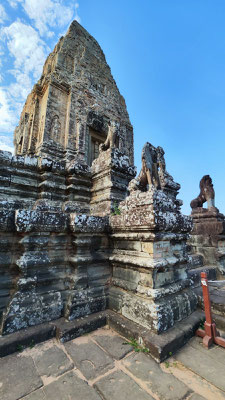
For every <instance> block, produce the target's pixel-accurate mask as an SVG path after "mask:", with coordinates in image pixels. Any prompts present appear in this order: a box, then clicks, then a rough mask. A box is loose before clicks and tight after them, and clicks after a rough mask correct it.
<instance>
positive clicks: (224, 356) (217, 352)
mask: <svg viewBox="0 0 225 400" xmlns="http://www.w3.org/2000/svg"><path fill="white" fill-rule="evenodd" d="M188 346H191V347H193V348H194V349H196V350H197V351H198V353H199V352H202V353H203V354H205V355H206V356H207V357H209V358H210V359H211V360H216V361H218V362H220V363H221V364H223V365H224V368H225V349H224V348H223V347H221V346H217V345H215V344H213V345H212V346H211V347H210V348H209V349H206V348H205V347H204V346H203V343H202V338H200V337H193V338H192V339H191V340H190V342H189V343H188Z"/></svg>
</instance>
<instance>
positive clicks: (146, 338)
mask: <svg viewBox="0 0 225 400" xmlns="http://www.w3.org/2000/svg"><path fill="white" fill-rule="evenodd" d="M203 317H204V314H203V312H202V311H195V312H193V313H192V314H191V315H190V316H189V317H187V318H186V319H185V320H183V321H181V322H178V323H177V324H176V326H175V327H173V328H170V329H169V330H168V331H167V332H165V333H161V334H160V335H157V334H155V333H153V332H150V331H149V330H148V329H145V328H143V327H142V326H140V325H138V324H136V323H135V322H133V321H130V320H128V319H127V318H125V317H123V316H122V315H119V314H117V313H115V312H114V311H111V310H106V311H102V312H98V313H95V314H91V315H88V316H86V317H83V318H79V319H76V320H72V321H66V320H65V318H60V319H58V320H55V321H51V322H47V323H44V324H40V325H36V326H33V327H30V328H27V329H23V330H21V331H18V332H15V333H11V334H9V335H5V336H2V337H0V357H5V356H7V355H9V354H12V353H15V352H17V351H21V350H23V349H25V348H27V347H33V346H34V345H36V344H38V343H41V342H44V341H46V340H49V339H52V338H54V337H55V338H57V340H59V341H61V342H63V343H64V342H67V341H69V340H73V339H75V338H77V337H79V336H82V335H84V334H86V333H90V332H92V331H94V330H96V329H98V328H101V327H103V326H105V325H108V326H109V327H110V328H111V329H113V330H115V331H116V332H117V333H119V334H120V335H122V336H123V337H125V338H126V339H131V338H132V339H135V340H137V341H138V342H139V343H140V344H142V345H144V346H145V347H146V348H148V349H149V354H150V355H151V356H152V357H153V358H154V359H155V360H156V361H157V362H162V361H164V360H165V359H166V358H168V357H169V356H171V355H172V354H174V353H175V352H176V351H177V350H179V349H180V348H181V347H182V346H183V345H184V344H186V343H187V342H188V340H189V339H190V338H191V337H192V336H193V335H194V333H195V331H196V329H197V328H198V326H199V323H200V322H201V320H202V319H203Z"/></svg>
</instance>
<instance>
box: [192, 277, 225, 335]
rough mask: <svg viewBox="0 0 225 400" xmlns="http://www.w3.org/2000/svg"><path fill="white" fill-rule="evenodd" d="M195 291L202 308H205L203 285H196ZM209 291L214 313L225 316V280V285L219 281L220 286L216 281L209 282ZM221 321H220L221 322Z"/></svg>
mask: <svg viewBox="0 0 225 400" xmlns="http://www.w3.org/2000/svg"><path fill="white" fill-rule="evenodd" d="M221 282H222V281H221ZM194 291H195V293H196V294H197V296H198V303H199V306H200V308H202V309H204V303H203V295H202V288H201V286H199V287H196V288H195V289H194ZM209 293H210V302H211V309H212V313H214V315H218V316H221V317H225V281H224V285H223V286H222V287H221V284H220V282H218V287H216V285H215V283H213V284H212V285H210V282H209ZM220 322H221V321H219V323H220ZM221 329H222V328H221Z"/></svg>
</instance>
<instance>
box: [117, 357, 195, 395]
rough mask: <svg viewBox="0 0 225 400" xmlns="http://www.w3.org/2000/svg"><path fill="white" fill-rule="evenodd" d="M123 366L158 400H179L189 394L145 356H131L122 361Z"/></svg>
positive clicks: (182, 385) (174, 379) (170, 375)
mask: <svg viewBox="0 0 225 400" xmlns="http://www.w3.org/2000/svg"><path fill="white" fill-rule="evenodd" d="M124 365H125V366H126V368H127V369H128V370H129V371H130V372H131V373H132V374H133V375H134V376H135V377H137V378H139V379H141V380H142V381H145V382H146V385H147V386H148V387H149V389H151V391H152V392H153V393H155V394H157V395H158V397H159V399H160V400H181V399H184V398H186V397H187V396H188V395H189V394H190V393H191V391H190V389H189V388H188V387H187V386H186V385H185V384H184V383H183V382H180V381H179V380H178V379H177V378H175V377H174V376H173V375H172V374H170V373H166V372H163V371H162V369H161V368H160V365H159V364H157V363H156V362H155V361H154V360H153V359H152V358H151V357H150V356H147V355H146V354H143V353H138V354H132V355H130V356H129V357H127V358H126V360H124Z"/></svg>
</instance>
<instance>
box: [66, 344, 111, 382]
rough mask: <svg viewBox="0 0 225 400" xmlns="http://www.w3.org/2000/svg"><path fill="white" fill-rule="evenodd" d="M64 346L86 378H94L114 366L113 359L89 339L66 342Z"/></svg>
mask: <svg viewBox="0 0 225 400" xmlns="http://www.w3.org/2000/svg"><path fill="white" fill-rule="evenodd" d="M78 340H79V339H78ZM65 348H66V350H67V352H68V353H69V354H70V356H71V357H72V359H73V361H74V364H75V365H76V367H77V368H79V369H80V370H81V372H82V373H83V375H84V376H85V377H86V378H87V379H94V378H96V377H97V376H98V375H101V373H103V372H106V371H108V370H109V369H111V368H113V366H114V364H113V359H112V358H111V357H110V356H109V355H108V354H107V353H105V352H104V351H103V350H102V349H100V347H99V346H97V345H96V344H95V343H93V342H91V341H85V340H84V342H80V343H79V342H78V341H73V342H67V343H65Z"/></svg>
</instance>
